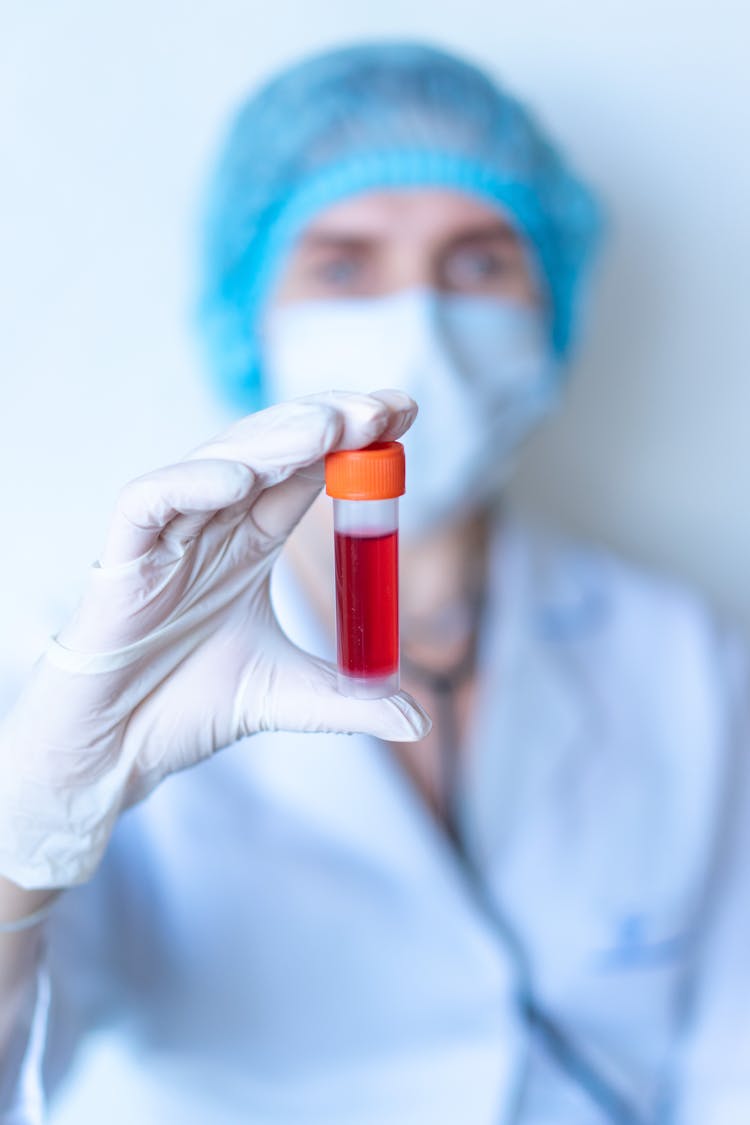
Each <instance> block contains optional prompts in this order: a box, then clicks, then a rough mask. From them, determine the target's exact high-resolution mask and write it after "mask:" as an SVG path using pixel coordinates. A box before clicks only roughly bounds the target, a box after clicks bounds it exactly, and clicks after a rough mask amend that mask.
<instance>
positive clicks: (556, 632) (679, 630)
mask: <svg viewBox="0 0 750 1125" xmlns="http://www.w3.org/2000/svg"><path fill="white" fill-rule="evenodd" d="M499 544H500V549H499V552H498V556H497V558H498V563H497V565H498V566H499V567H500V569H501V571H504V575H505V580H504V581H503V582H502V585H503V586H504V587H505V588H506V589H508V588H512V589H513V591H514V595H515V598H514V600H515V601H516V605H517V607H518V612H520V613H521V614H522V615H523V619H524V628H525V629H527V630H532V631H533V633H534V635H535V636H536V637H538V638H539V639H540V640H542V641H543V642H545V643H547V644H549V645H552V646H555V647H563V648H564V647H566V646H571V645H573V646H576V647H577V648H578V649H579V650H580V649H581V647H584V648H588V650H589V651H591V652H592V654H593V653H596V654H597V656H598V657H599V658H600V659H601V660H602V661H603V664H602V666H601V668H600V672H601V673H602V674H607V675H610V676H611V675H612V674H613V673H615V672H618V671H619V672H620V673H622V674H623V675H626V676H627V679H628V683H629V686H632V685H633V683H634V682H636V681H640V682H641V683H643V684H644V686H648V684H649V682H650V683H651V684H652V685H653V684H655V683H658V684H660V685H661V688H662V689H663V687H664V684H665V683H666V682H672V683H674V684H675V685H676V686H677V685H679V687H680V690H685V689H686V688H689V687H690V686H691V685H692V687H693V688H694V689H695V691H696V692H698V693H700V692H703V693H705V692H706V690H707V689H709V688H710V686H711V685H712V684H716V685H717V687H718V686H721V688H722V690H725V689H726V686H727V684H728V682H729V681H732V680H735V679H740V680H744V681H746V680H747V677H748V672H747V669H748V663H749V661H748V644H747V637H746V634H745V632H744V630H742V629H741V628H740V627H739V626H738V625H737V624H736V623H733V622H731V621H730V620H729V619H728V618H727V617H725V616H724V615H723V614H721V613H719V612H718V610H717V609H716V607H715V606H713V605H712V604H711V602H710V601H709V600H708V599H707V598H706V597H704V596H703V595H702V594H701V593H700V591H699V590H697V589H696V588H694V587H693V586H691V584H690V583H688V582H686V581H684V580H681V579H680V578H677V577H674V576H670V575H668V574H665V573H662V572H660V571H658V570H657V569H656V568H653V567H649V566H645V565H642V564H639V563H637V562H635V561H633V560H631V559H628V558H625V557H623V556H622V555H620V554H618V553H617V552H615V551H614V550H610V549H608V548H606V547H603V546H600V545H595V544H593V543H588V542H586V541H584V540H583V539H579V538H576V537H574V536H571V535H569V534H565V533H563V532H560V531H558V530H555V529H553V528H550V527H545V526H544V525H542V524H540V523H538V522H535V521H532V520H527V519H522V518H519V517H517V516H513V517H510V518H509V519H508V520H507V521H505V522H504V524H503V526H502V527H501V529H500V531H499Z"/></svg>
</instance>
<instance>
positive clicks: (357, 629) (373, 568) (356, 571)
mask: <svg viewBox="0 0 750 1125" xmlns="http://www.w3.org/2000/svg"><path fill="white" fill-rule="evenodd" d="M334 540H335V547H336V624H337V630H336V633H337V643H338V661H339V668H340V669H341V671H342V672H345V673H346V674H347V675H349V676H389V675H391V674H392V673H393V672H395V671H396V669H397V668H398V532H397V531H389V532H388V533H387V534H386V535H373V536H366V535H365V536H358V535H344V534H341V533H340V532H338V531H337V532H336V533H335V536H334Z"/></svg>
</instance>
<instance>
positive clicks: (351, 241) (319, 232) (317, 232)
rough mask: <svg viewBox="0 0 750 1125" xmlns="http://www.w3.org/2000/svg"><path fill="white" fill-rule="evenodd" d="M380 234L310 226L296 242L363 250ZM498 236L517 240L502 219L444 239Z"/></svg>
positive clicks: (454, 243) (454, 241) (322, 247)
mask: <svg viewBox="0 0 750 1125" xmlns="http://www.w3.org/2000/svg"><path fill="white" fill-rule="evenodd" d="M381 237H382V236H381V235H380V234H379V233H377V232H373V233H372V234H355V233H353V232H347V231H336V230H326V229H325V228H324V227H323V228H318V229H316V228H313V229H311V230H308V231H306V232H305V233H304V234H303V235H302V237H301V238H300V245H301V246H303V247H304V248H305V249H306V250H326V249H335V250H353V251H362V250H366V249H367V247H368V246H372V244H373V243H375V242H378V241H380V239H381ZM489 240H493V241H494V240H499V241H503V242H518V240H519V236H518V234H517V232H516V231H515V230H514V229H513V227H512V226H510V224H509V223H505V222H503V220H502V219H498V220H497V221H492V222H489V223H488V222H483V223H481V224H479V225H476V226H473V227H467V228H465V229H464V230H461V231H457V232H456V234H454V235H453V236H452V237H450V238H449V239H448V245H449V246H460V245H463V244H464V243H467V242H481V241H489Z"/></svg>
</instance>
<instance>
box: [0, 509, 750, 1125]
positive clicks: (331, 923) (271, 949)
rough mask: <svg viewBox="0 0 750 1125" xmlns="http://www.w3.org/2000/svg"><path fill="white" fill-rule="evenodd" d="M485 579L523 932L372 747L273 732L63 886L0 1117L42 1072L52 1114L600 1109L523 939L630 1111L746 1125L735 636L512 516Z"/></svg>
mask: <svg viewBox="0 0 750 1125" xmlns="http://www.w3.org/2000/svg"><path fill="white" fill-rule="evenodd" d="M490 590H491V596H490V600H489V604H488V607H487V610H486V614H485V621H484V627H483V636H482V643H481V653H482V673H483V674H482V686H481V689H480V695H479V703H478V706H477V708H476V717H475V721H474V724H473V730H472V732H471V737H470V742H469V747H468V751H467V755H466V767H465V769H464V773H463V777H462V783H461V796H460V809H461V819H462V823H463V831H464V835H465V838H466V840H467V847H468V850H469V852H470V854H471V856H472V857H473V862H474V864H475V865H476V867H477V869H478V870H479V871H480V872H481V875H482V879H483V881H484V884H485V886H486V888H487V892H488V894H489V896H490V900H491V903H492V909H494V908H498V909H500V910H501V911H502V914H503V918H504V919H505V921H506V922H507V924H508V926H509V932H506V933H505V934H502V933H499V932H498V929H497V927H496V926H494V925H492V924H490V922H489V921H488V917H487V913H486V911H485V910H483V909H481V908H480V907H479V906H478V905H477V897H476V892H475V890H474V889H473V888H472V883H471V880H470V879H469V878H467V875H466V872H465V870H464V869H463V868H462V866H461V864H460V862H459V861H458V860H457V858H456V856H455V854H454V853H453V852H452V850H451V847H450V846H449V844H448V843H447V841H446V839H445V837H444V836H443V834H442V832H441V830H440V829H439V828H438V827H437V825H436V824H435V823H434V822H433V820H432V819H431V817H430V815H429V813H428V812H427V811H426V809H425V807H424V805H423V804H422V801H421V799H420V798H419V796H418V795H417V794H416V792H415V791H414V790H413V789H412V787H411V785H410V783H409V781H408V780H407V778H406V776H405V774H404V773H403V772H402V771H401V770H400V768H399V767H398V766H397V764H396V763H395V761H394V759H393V758H392V757H391V755H390V753H389V750H388V748H387V747H386V746H384V745H380V744H378V743H376V742H375V741H373V740H370V739H367V738H364V737H357V736H355V737H341V736H339V737H331V736H323V735H315V736H300V735H282V734H278V735H263V736H256V737H254V738H252V739H250V740H247V741H245V742H243V743H240V744H237V745H235V746H233V747H230V748H229V749H227V750H225V751H223V752H222V753H220V754H217V755H216V756H215V757H214V758H213V759H212V760H211V761H210V762H207V763H204V764H203V765H201V766H199V767H197V768H195V769H194V770H191V771H188V772H186V773H183V774H181V775H178V776H175V777H173V778H170V779H168V781H167V782H166V783H164V784H163V785H162V786H161V787H160V788H159V790H158V791H157V792H156V793H154V794H153V795H152V796H151V797H150V798H149V799H148V800H147V801H146V802H145V803H144V804H143V805H141V806H139V807H138V808H136V809H133V810H131V811H130V812H128V813H127V814H126V815H125V816H124V817H123V818H122V819H121V821H120V823H119V825H118V828H117V830H116V833H115V835H114V837H113V840H112V843H111V846H110V848H109V851H108V853H107V855H106V858H105V861H104V863H103V865H102V867H101V868H100V870H99V871H98V873H97V874H96V876H95V877H94V879H93V880H92V881H91V882H90V883H89V884H88V885H87V886H84V887H81V888H76V889H74V890H72V891H70V892H68V893H66V894H65V896H64V897H63V898H62V899H61V900H60V902H59V904H58V905H57V907H56V909H55V913H54V915H53V916H52V918H51V919H50V920H49V922H48V924H47V925H48V955H47V960H46V973H45V974H44V975H41V976H40V981H39V990H38V1001H37V1007H36V1016H35V1024H34V1027H33V1029H32V1032H31V1033H30V1035H29V1036H28V1037H26V1035H25V1034H24V1033H23V1032H22V1030H19V1042H18V1043H17V1044H15V1050H16V1054H17V1055H19V1054H21V1053H23V1052H25V1063H24V1065H23V1066H22V1067H20V1068H19V1066H18V1064H17V1061H16V1063H15V1065H12V1063H9V1062H7V1061H6V1073H5V1075H4V1083H5V1086H4V1088H5V1091H6V1092H5V1094H4V1097H5V1105H6V1106H7V1107H8V1108H7V1109H6V1115H5V1116H0V1121H2V1123H3V1125H11V1123H12V1125H31V1123H32V1122H36V1121H37V1120H41V1119H42V1117H41V1111H40V1110H39V1108H38V1105H37V1102H38V1100H39V1097H40V1090H41V1087H42V1086H43V1085H46V1086H47V1087H48V1088H49V1089H52V1090H55V1089H57V1088H58V1087H59V1088H60V1097H59V1099H58V1103H57V1109H55V1108H54V1105H53V1110H52V1113H51V1117H50V1120H51V1121H52V1122H55V1125H70V1123H72V1122H75V1123H76V1125H86V1122H88V1121H92V1122H93V1121H99V1120H102V1119H104V1118H106V1120H107V1122H108V1125H125V1123H127V1125H132V1123H134V1122H136V1121H138V1122H142V1123H150V1122H154V1123H157V1122H158V1123H162V1122H167V1121H168V1122H180V1123H181V1125H198V1123H200V1125H205V1123H206V1122H211V1125H239V1123H240V1122H242V1123H247V1122H250V1121H252V1122H260V1123H266V1122H268V1123H277V1122H278V1123H282V1122H283V1123H292V1122H294V1123H298V1122H299V1123H302V1122H304V1123H305V1125H318V1123H319V1125H324V1123H325V1125H376V1123H377V1125H383V1123H385V1122H387V1123H389V1125H417V1123H422V1122H424V1123H428V1125H449V1123H450V1125H457V1123H459V1122H460V1123H461V1125H464V1123H466V1125H501V1123H510V1122H520V1123H522V1125H552V1123H554V1125H568V1123H570V1125H573V1123H575V1125H588V1123H591V1125H594V1123H599V1122H604V1121H606V1120H607V1117H606V1115H605V1114H604V1113H603V1111H602V1109H601V1108H600V1107H598V1106H597V1105H596V1104H595V1102H594V1101H592V1099H591V1098H590V1097H589V1096H588V1095H587V1094H586V1092H585V1091H583V1090H582V1089H581V1087H580V1085H578V1084H577V1083H576V1082H575V1081H573V1080H572V1079H571V1077H570V1075H569V1074H568V1073H566V1071H565V1069H564V1068H562V1067H561V1066H560V1065H559V1064H558V1063H557V1062H555V1061H554V1060H553V1059H552V1058H551V1057H550V1054H549V1051H548V1050H547V1049H546V1048H545V1046H544V1043H543V1042H542V1041H541V1040H540V1039H539V1037H538V1036H535V1035H534V1034H533V1033H532V1032H531V1031H530V1028H529V1025H528V1022H527V1021H526V1020H525V1019H524V1017H523V1015H522V1013H521V1011H520V1008H519V1002H518V996H519V988H520V987H521V984H520V983H519V962H520V961H522V960H525V961H526V962H527V967H528V971H529V977H530V980H529V982H528V983H529V984H530V986H531V987H533V990H534V993H535V996H536V998H537V1000H538V1001H539V1003H541V1004H542V1005H543V1007H544V1008H545V1010H546V1011H547V1012H548V1013H551V1014H552V1015H553V1016H554V1018H555V1020H556V1021H557V1023H558V1024H559V1025H561V1026H562V1027H563V1029H564V1031H565V1034H566V1036H567V1037H569V1039H570V1040H571V1041H573V1042H575V1044H576V1048H577V1050H578V1051H582V1052H583V1053H584V1054H585V1056H586V1058H587V1059H588V1061H589V1062H590V1063H591V1064H592V1065H594V1066H595V1068H596V1069H597V1070H598V1072H599V1073H601V1074H602V1075H604V1076H605V1077H606V1079H607V1081H608V1082H610V1083H612V1084H614V1085H615V1086H616V1087H617V1089H618V1090H619V1091H621V1092H622V1093H623V1094H625V1095H626V1096H627V1098H628V1100H629V1101H630V1102H631V1103H632V1104H633V1105H635V1106H637V1107H638V1110H639V1112H641V1113H642V1115H643V1119H644V1120H648V1121H674V1122H677V1123H679V1125H728V1123H735V1122H737V1123H739V1122H747V1121H750V1037H749V1036H750V987H748V981H749V978H750V945H749V944H748V941H747V938H748V937H750V925H749V921H750V893H748V886H747V882H748V880H747V879H746V878H745V876H744V870H743V868H744V856H745V855H746V854H748V852H747V850H746V846H745V844H744V843H743V835H744V837H747V835H748V831H749V830H750V829H749V826H750V807H748V806H749V805H750V801H749V800H748V794H749V792H750V778H748V776H747V766H748V762H747V751H748V738H749V734H750V722H749V721H748V719H747V714H746V712H747V683H748V672H747V657H746V653H745V647H744V644H743V643H742V642H741V641H740V640H738V639H737V638H736V637H733V636H732V635H731V634H730V633H729V632H728V631H727V630H725V629H723V628H721V627H719V626H718V625H717V623H716V621H715V620H714V618H713V617H712V616H711V615H710V614H709V613H708V612H707V611H706V610H705V609H704V608H703V607H702V606H701V605H700V604H699V603H698V602H697V601H696V600H694V599H693V598H692V597H691V596H690V595H689V594H687V593H686V592H684V591H682V590H680V589H676V588H675V587H673V586H671V585H669V584H667V583H664V582H662V581H661V580H657V579H654V578H653V577H650V576H645V575H643V574H641V573H639V572H637V571H635V570H633V569H631V568H629V567H626V566H625V565H623V564H622V563H620V562H619V561H617V560H615V559H613V558H610V557H609V556H607V555H604V554H601V553H595V552H591V551H587V550H583V549H581V548H578V547H576V546H572V545H569V544H565V543H562V542H558V541H556V540H554V539H551V538H547V537H545V536H542V535H539V534H538V533H536V532H529V531H528V530H526V529H523V528H520V527H518V526H516V525H514V524H513V523H509V524H507V525H506V526H503V527H502V528H501V530H500V534H499V535H498V537H497V539H496V542H495V544H494V547H493V552H492V566H491V579H490ZM284 596H285V597H286V600H285V601H283V604H282V605H281V606H280V612H281V615H282V618H283V619H284V620H285V623H286V624H287V627H288V628H289V630H290V632H291V633H292V634H293V636H294V638H295V639H296V640H299V641H300V642H302V643H305V644H307V645H308V647H310V648H313V649H316V650H317V651H320V650H321V638H320V637H319V636H318V635H317V633H316V630H315V627H314V623H313V622H312V621H311V620H310V619H309V617H306V615H305V612H304V610H303V608H302V607H301V606H300V605H296V606H295V605H294V604H292V603H293V601H294V596H293V592H290V591H287V593H286V595H282V599H283V598H284ZM290 599H291V601H290ZM743 806H744V813H743ZM749 842H750V841H749ZM516 945H517V948H516ZM47 998H48V999H47ZM94 1029H98V1030H97V1034H95V1035H92V1034H90V1033H91V1032H92V1030H94ZM21 1040H23V1043H22V1042H21ZM22 1047H23V1050H22V1049H21V1048H22ZM42 1055H44V1059H43V1062H42ZM11 1071H12V1073H11ZM17 1076H18V1077H17ZM16 1078H17V1082H16V1092H15V1097H16V1099H17V1101H16V1110H15V1111H12V1110H11V1109H10V1106H11V1104H12V1101H13V1095H11V1094H10V1093H9V1089H10V1087H11V1086H12V1085H13V1084H14V1081H15V1080H16ZM35 1106H36V1108H35ZM88 1106H90V1107H91V1108H90V1109H88V1108H87V1107H88ZM14 1113H15V1115H14Z"/></svg>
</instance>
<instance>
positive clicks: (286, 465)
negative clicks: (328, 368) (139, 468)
mask: <svg viewBox="0 0 750 1125" xmlns="http://www.w3.org/2000/svg"><path fill="white" fill-rule="evenodd" d="M416 414H417V404H416V403H415V402H414V400H413V399H412V398H410V397H409V395H407V394H405V393H404V392H403V391H398V390H384V391H376V392H374V393H373V394H369V395H364V394H356V393H354V392H350V391H327V392H324V393H323V394H316V395H308V396H306V397H305V398H299V399H293V400H292V401H291V402H285V403H279V404H278V405H276V406H270V407H268V408H267V409H266V410H261V411H259V412H258V413H257V414H249V415H247V416H246V417H245V418H241V419H240V420H239V421H238V422H236V423H235V424H234V425H233V426H230V428H229V429H228V430H226V431H225V432H224V433H223V434H220V435H219V436H218V437H216V438H214V439H213V440H211V441H209V442H207V443H206V444H205V445H201V446H199V447H198V448H197V449H195V450H193V451H192V452H191V453H189V454H188V457H187V458H186V459H187V460H194V459H200V460H203V459H207V458H208V459H222V460H224V459H226V460H231V461H239V462H240V463H241V464H243V465H246V466H247V467H248V468H249V469H252V471H253V473H254V475H255V476H256V478H257V480H258V483H259V484H260V486H261V487H263V488H270V487H272V486H273V485H275V484H279V483H280V482H281V481H283V480H286V479H287V478H288V477H290V476H292V474H293V473H295V472H297V471H298V470H299V469H302V468H305V467H306V466H309V465H313V464H315V462H317V461H320V460H321V458H323V457H324V456H325V454H326V453H330V452H332V451H333V450H336V449H361V448H362V447H363V446H366V445H369V444H370V443H371V442H373V441H378V440H379V439H381V438H384V437H388V438H397V437H400V435H401V434H403V433H404V432H405V431H406V430H407V429H408V428H409V426H410V425H411V424H412V422H413V421H414V419H415V417H416Z"/></svg>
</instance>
